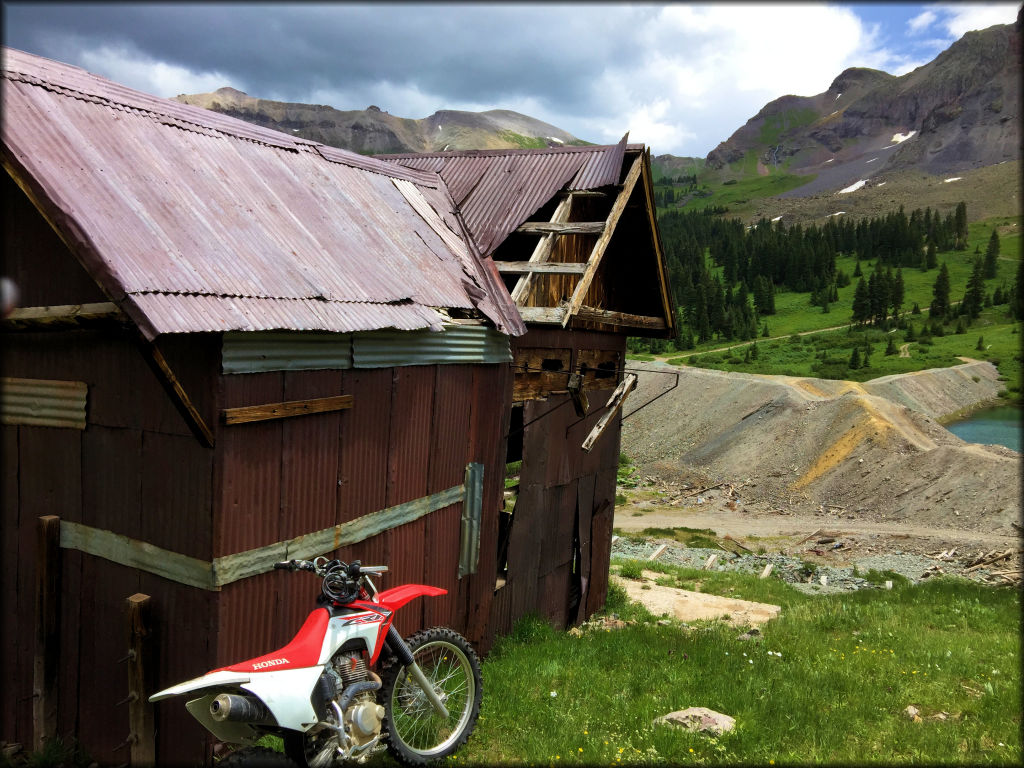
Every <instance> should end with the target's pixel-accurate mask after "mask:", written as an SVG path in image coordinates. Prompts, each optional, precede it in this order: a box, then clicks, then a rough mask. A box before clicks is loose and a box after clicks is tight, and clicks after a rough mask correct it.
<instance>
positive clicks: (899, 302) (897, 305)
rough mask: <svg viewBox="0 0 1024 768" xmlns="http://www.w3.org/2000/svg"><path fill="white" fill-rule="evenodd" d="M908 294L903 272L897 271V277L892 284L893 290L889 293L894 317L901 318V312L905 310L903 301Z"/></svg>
mask: <svg viewBox="0 0 1024 768" xmlns="http://www.w3.org/2000/svg"><path fill="white" fill-rule="evenodd" d="M905 292H906V288H905V287H904V285H903V270H902V269H897V270H896V277H895V278H894V279H893V281H892V284H891V290H890V293H889V303H890V304H891V305H892V315H893V317H899V316H900V312H901V311H902V310H903V299H904V295H905Z"/></svg>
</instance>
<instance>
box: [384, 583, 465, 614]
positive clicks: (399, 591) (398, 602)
mask: <svg viewBox="0 0 1024 768" xmlns="http://www.w3.org/2000/svg"><path fill="white" fill-rule="evenodd" d="M447 594H448V590H447V589H441V588H440V587H430V586H427V585H426V584H403V585H402V586H400V587H393V588H392V589H385V590H384V591H383V592H381V593H380V594H378V595H377V604H378V605H383V606H384V607H385V608H387V609H388V610H389V611H397V610H398V609H399V608H401V607H402V606H403V605H405V604H406V603H408V602H409V601H410V600H415V599H416V598H417V597H438V596H439V595H447Z"/></svg>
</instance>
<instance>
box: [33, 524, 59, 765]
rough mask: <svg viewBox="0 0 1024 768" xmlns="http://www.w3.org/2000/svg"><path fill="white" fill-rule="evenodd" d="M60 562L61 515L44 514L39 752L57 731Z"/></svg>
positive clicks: (39, 538)
mask: <svg viewBox="0 0 1024 768" xmlns="http://www.w3.org/2000/svg"><path fill="white" fill-rule="evenodd" d="M60 566H61V563H60V518H59V517H57V516H56V515H46V516H44V517H40V518H39V524H38V526H37V528H36V642H35V658H34V660H33V667H32V695H33V701H32V745H33V748H34V749H35V750H36V751H37V752H39V751H41V750H42V749H43V747H44V746H45V742H46V741H47V740H48V739H53V738H54V737H55V736H56V735H57V668H58V664H59V662H60V610H61V606H60Z"/></svg>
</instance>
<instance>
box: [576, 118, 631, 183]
mask: <svg viewBox="0 0 1024 768" xmlns="http://www.w3.org/2000/svg"><path fill="white" fill-rule="evenodd" d="M627 139H629V133H628V132H627V133H626V135H625V136H623V137H622V140H621V141H620V142H619V143H618V144H616V145H615V146H614V147H606V148H605V149H606V151H605V152H593V153H591V154H590V156H589V157H588V158H587V162H585V163H584V164H583V167H582V168H580V172H579V173H578V174H576V178H574V179H573V180H572V181H571V182H570V184H569V188H570V189H581V190H582V189H595V188H597V187H606V186H609V185H611V184H618V183H619V177H620V176H621V175H622V158H623V155H625V154H626V140H627Z"/></svg>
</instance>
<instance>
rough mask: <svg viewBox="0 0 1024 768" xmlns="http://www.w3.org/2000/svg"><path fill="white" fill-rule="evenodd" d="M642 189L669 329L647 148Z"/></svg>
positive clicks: (665, 274) (669, 311) (669, 306)
mask: <svg viewBox="0 0 1024 768" xmlns="http://www.w3.org/2000/svg"><path fill="white" fill-rule="evenodd" d="M642 157H643V160H644V164H643V174H642V179H643V188H644V198H645V200H646V203H647V220H648V223H649V224H650V226H651V248H653V249H654V255H655V257H656V258H655V261H656V262H657V264H658V284H659V286H660V291H659V293H660V295H661V307H662V311H663V312H664V313H665V317H666V318H667V319H668V322H669V325H668V327H669V328H674V327H675V324H676V318H675V316H674V315H673V312H672V299H671V297H670V296H669V285H668V272H666V267H665V254H664V252H663V251H662V249H661V234H660V231H659V229H658V216H657V209H656V208H655V205H654V181H653V179H652V174H651V150H650V148H648V149H647V150H645V151H644V153H643V155H642Z"/></svg>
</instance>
